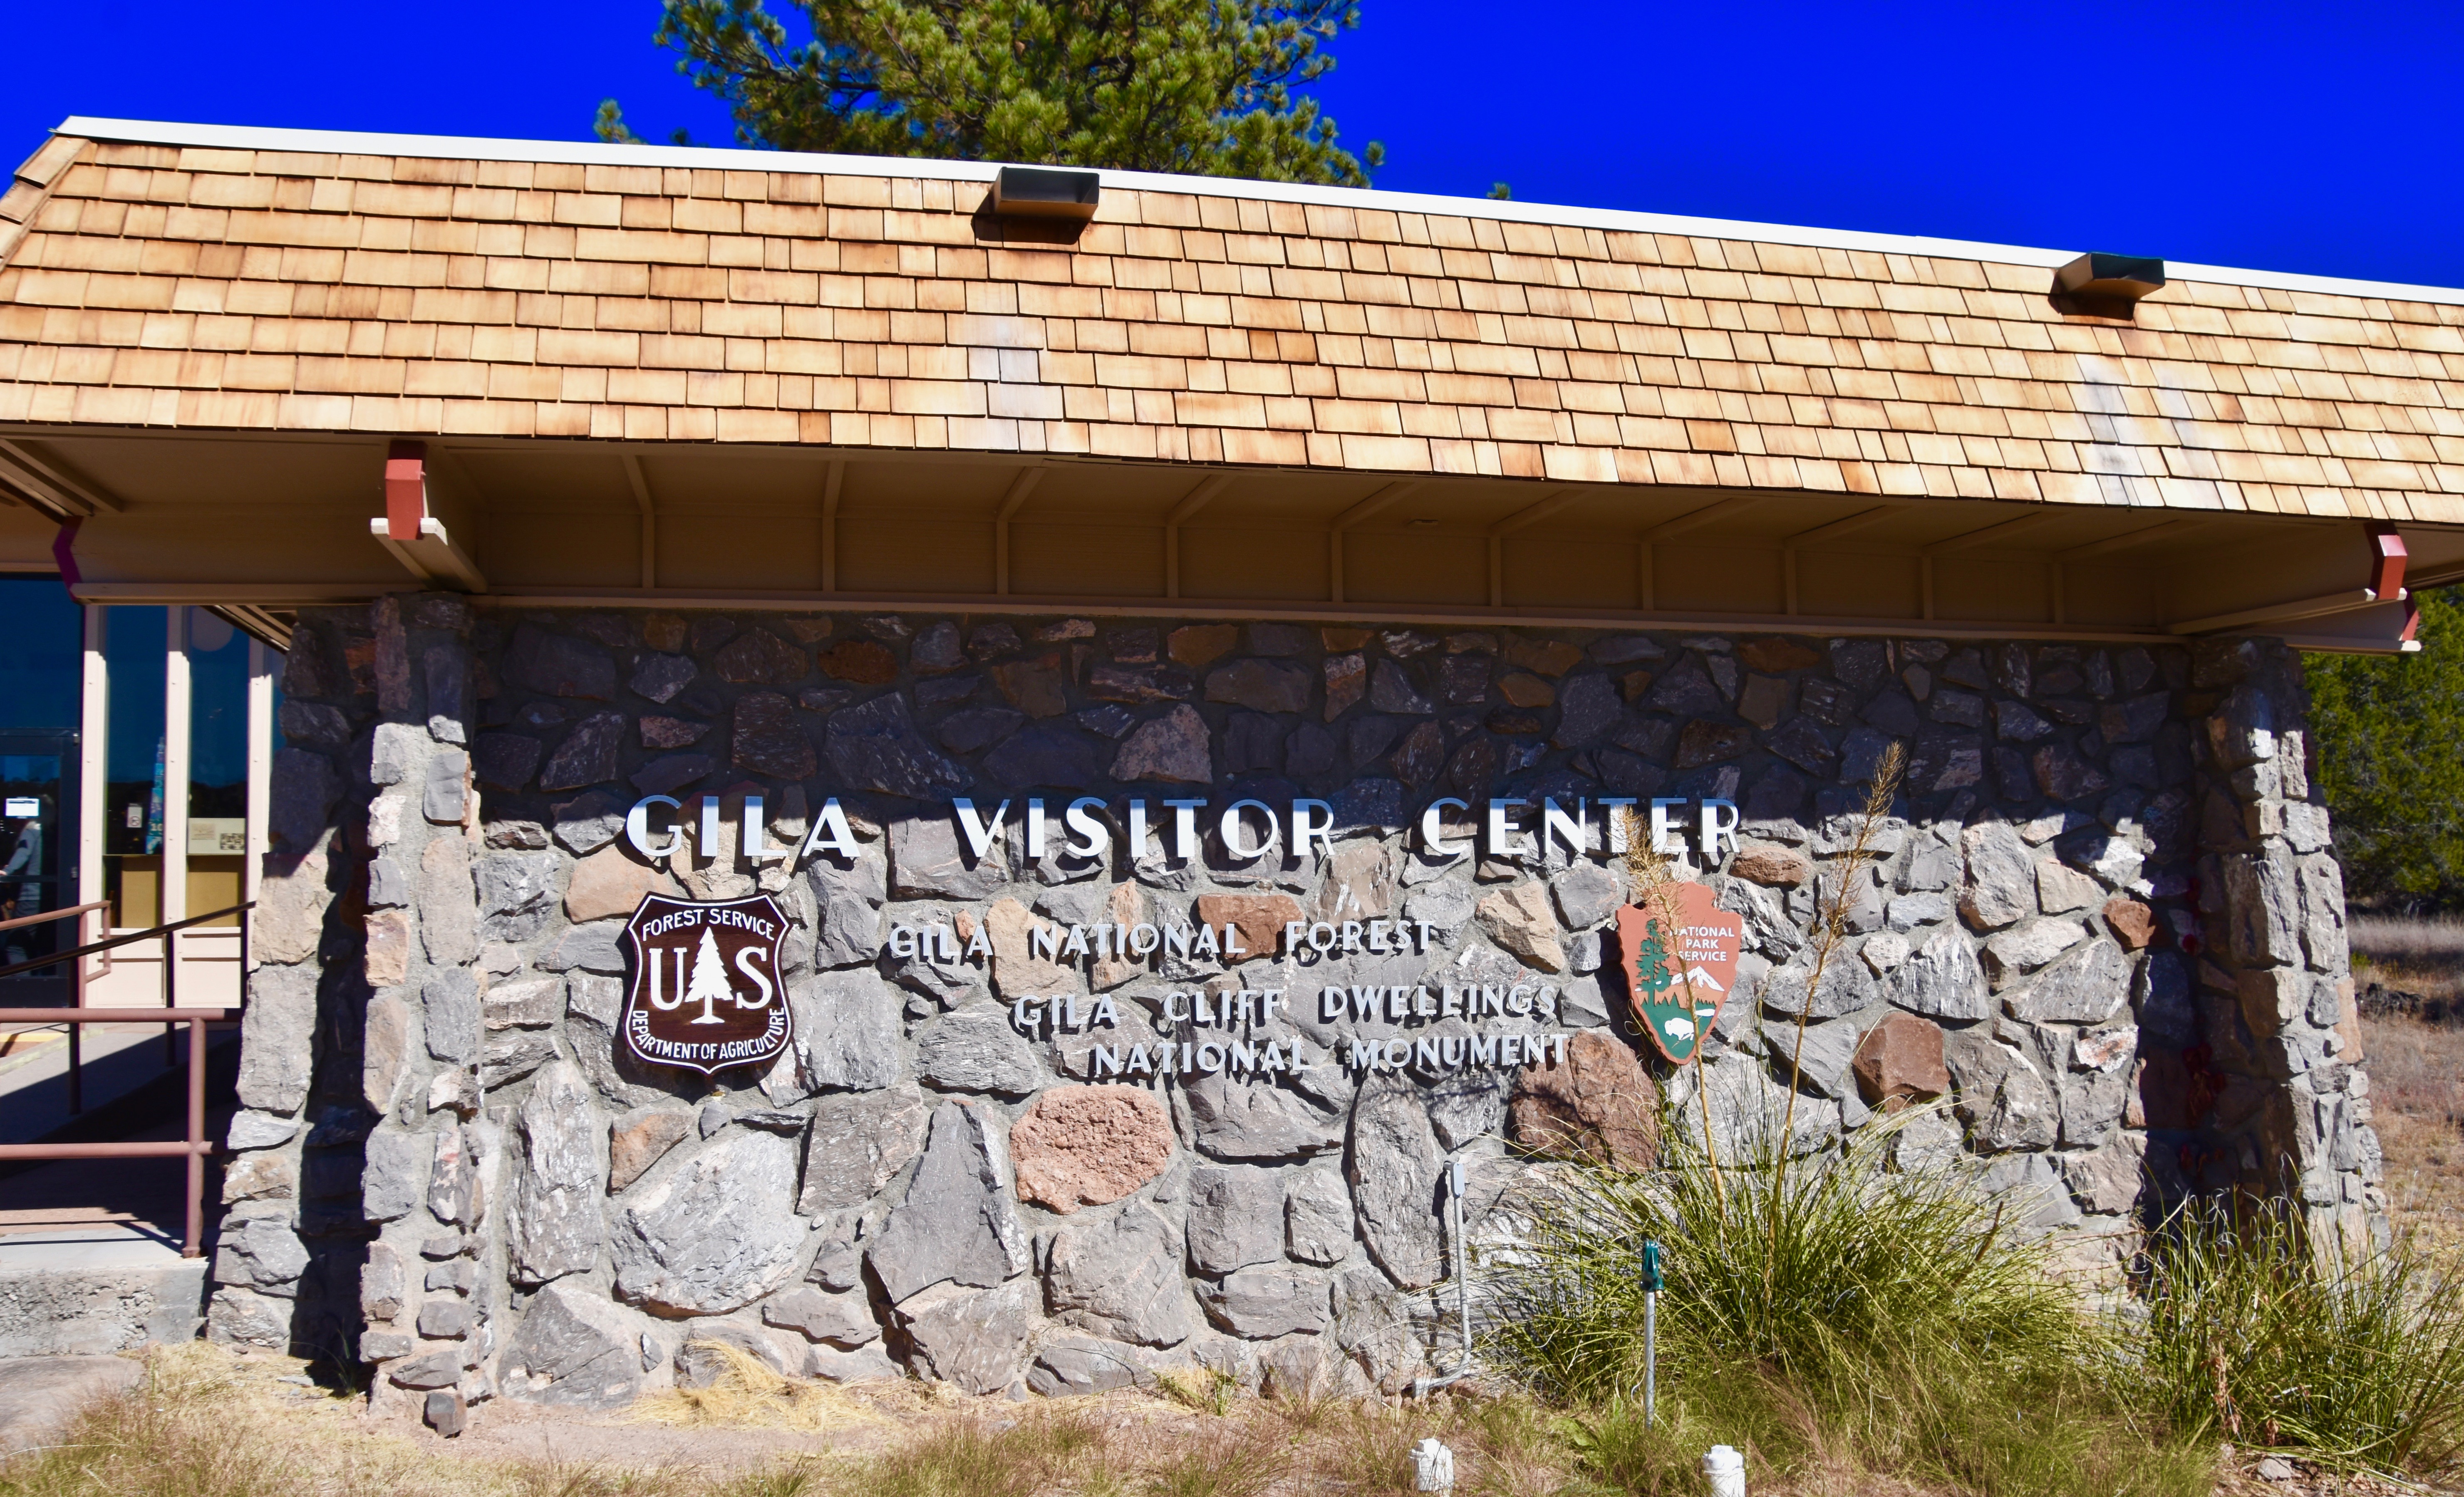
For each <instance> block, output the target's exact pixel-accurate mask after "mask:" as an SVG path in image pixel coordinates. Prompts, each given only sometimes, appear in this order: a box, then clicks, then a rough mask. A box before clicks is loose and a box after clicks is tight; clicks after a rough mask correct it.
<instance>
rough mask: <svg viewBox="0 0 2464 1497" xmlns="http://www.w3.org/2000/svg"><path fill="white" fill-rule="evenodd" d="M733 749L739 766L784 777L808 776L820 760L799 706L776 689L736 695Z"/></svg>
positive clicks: (789, 778)
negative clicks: (798, 717) (799, 716)
mask: <svg viewBox="0 0 2464 1497" xmlns="http://www.w3.org/2000/svg"><path fill="white" fill-rule="evenodd" d="M730 751H731V752H732V753H733V755H734V757H735V762H736V767H737V769H739V770H751V771H752V772H753V773H755V774H767V775H770V776H772V777H773V778H776V779H781V780H806V779H810V778H812V776H813V770H814V769H815V768H816V764H817V761H816V759H815V757H814V754H813V743H812V740H811V739H809V738H807V737H805V736H804V726H803V724H802V723H800V722H798V721H797V720H796V709H795V707H794V706H793V705H790V704H789V703H788V701H787V699H786V698H785V697H782V696H781V695H779V694H778V693H777V692H775V691H749V692H746V693H745V694H744V695H743V696H741V697H739V698H737V703H736V731H735V734H734V736H733V739H732V742H731V745H730Z"/></svg>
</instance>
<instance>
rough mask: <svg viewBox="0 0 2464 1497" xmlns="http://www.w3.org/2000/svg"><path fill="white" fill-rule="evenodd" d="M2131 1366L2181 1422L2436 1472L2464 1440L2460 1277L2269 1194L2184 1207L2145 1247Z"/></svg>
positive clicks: (2353, 1459) (2449, 1267)
mask: <svg viewBox="0 0 2464 1497" xmlns="http://www.w3.org/2000/svg"><path fill="white" fill-rule="evenodd" d="M2143 1264H2144V1271H2143V1273H2142V1275H2141V1282H2140V1298H2141V1302H2142V1303H2143V1305H2144V1306H2145V1312H2146V1326H2145V1335H2144V1337H2142V1338H2141V1340H2140V1342H2139V1353H2140V1356H2141V1360H2140V1362H2139V1364H2138V1365H2139V1371H2140V1374H2141V1376H2142V1377H2143V1378H2144V1379H2145V1384H2146V1386H2147V1388H2148V1390H2149V1397H2150V1398H2151V1399H2153V1400H2155V1401H2157V1402H2159V1403H2161V1405H2162V1406H2163V1407H2164V1408H2165V1409H2166V1411H2167V1413H2168V1414H2169V1415H2170V1417H2171V1418H2172V1420H2173V1421H2174V1422H2175V1424H2176V1425H2177V1427H2179V1428H2181V1429H2182V1430H2184V1431H2185V1432H2186V1433H2190V1432H2194V1433H2204V1434H2211V1435H2213V1436H2215V1437H2218V1438H2224V1439H2230V1440H2232V1441H2233V1442H2234V1443H2241V1444H2250V1445H2257V1446H2268V1447H2277V1448H2284V1449H2299V1450H2302V1451H2306V1452H2309V1453H2311V1454H2314V1455H2317V1456H2321V1457H2323V1458H2326V1459H2327V1460H2330V1461H2333V1462H2337V1463H2343V1464H2356V1465H2371V1466H2377V1467H2380V1468H2383V1469H2392V1470H2400V1471H2409V1472H2412V1473H2414V1474H2416V1475H2433V1474H2436V1473H2439V1472H2442V1471H2446V1470H2451V1469H2453V1466H2454V1465H2455V1464H2456V1462H2457V1459H2458V1457H2459V1456H2464V1284H2459V1283H2458V1282H2457V1276H2456V1265H2455V1264H2453V1262H2446V1263H2442V1262H2440V1261H2438V1260H2436V1259H2433V1258H2431V1257H2430V1256H2429V1255H2428V1254H2427V1253H2426V1252H2424V1251H2423V1250H2420V1249H2418V1248H2414V1247H2412V1246H2410V1245H2409V1244H2399V1245H2398V1246H2396V1247H2394V1248H2388V1249H2386V1250H2383V1251H2372V1252H2364V1253H2358V1254H2356V1253H2354V1252H2351V1251H2349V1250H2348V1249H2347V1248H2345V1246H2344V1245H2343V1244H2342V1243H2341V1242H2318V1241H2315V1240H2314V1239H2313V1238H2312V1236H2311V1234H2309V1233H2308V1232H2306V1231H2304V1230H2303V1228H2302V1226H2301V1223H2300V1221H2299V1218H2298V1217H2296V1216H2294V1215H2292V1214H2291V1213H2290V1212H2288V1211H2285V1210H2280V1209H2276V1208H2273V1207H2270V1206H2261V1205H2254V1204H2242V1205H2240V1206H2239V1207H2238V1208H2233V1207H2229V1206H2227V1205H2224V1204H2211V1205H2206V1206H2194V1207H2188V1208H2185V1209H2184V1210H2183V1211H2181V1212H2179V1213H2178V1214H2176V1215H2175V1216H2174V1217H2173V1218H2172V1219H2171V1220H2170V1221H2168V1222H2167V1224H2166V1225H2165V1226H2164V1228H2163V1229H2162V1230H2160V1231H2159V1232H2157V1233H2156V1234H2154V1236H2153V1237H2152V1239H2151V1241H2150V1243H2149V1246H2148V1249H2147V1251H2146V1253H2145V1256H2144V1259H2143Z"/></svg>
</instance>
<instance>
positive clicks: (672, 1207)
mask: <svg viewBox="0 0 2464 1497" xmlns="http://www.w3.org/2000/svg"><path fill="white" fill-rule="evenodd" d="M795 1194H796V1147H795V1145H794V1144H792V1143H790V1142H788V1141H787V1140H786V1139H781V1138H780V1137H778V1136H777V1135H775V1134H768V1133H751V1132H744V1131H736V1132H731V1133H728V1134H726V1135H724V1136H723V1137H721V1138H720V1139H718V1140H717V1141H715V1142H714V1143H712V1144H711V1145H709V1146H708V1147H706V1148H704V1149H703V1150H702V1151H701V1152H700V1153H699V1154H697V1155H695V1156H693V1158H692V1159H691V1160H688V1161H686V1162H685V1163H684V1164H683V1165H682V1166H681V1167H679V1168H677V1169H675V1170H674V1171H672V1172H671V1173H670V1174H668V1175H667V1176H666V1177H665V1178H663V1179H662V1180H660V1181H658V1182H654V1183H652V1184H650V1185H649V1186H647V1187H646V1188H645V1189H644V1190H643V1191H642V1193H641V1195H640V1197H639V1199H638V1200H637V1201H636V1203H635V1204H632V1205H629V1206H627V1207H626V1208H625V1210H624V1212H623V1213H622V1215H621V1216H620V1217H619V1219H618V1228H617V1230H616V1232H615V1233H614V1235H613V1242H612V1246H613V1248H614V1249H615V1259H616V1290H617V1292H618V1293H620V1294H622V1295H623V1296H624V1297H625V1298H627V1299H628V1300H632V1301H634V1302H636V1303H639V1304H643V1305H648V1306H649V1307H651V1308H652V1309H654V1310H659V1311H664V1312H668V1313H685V1314H697V1315H718V1314H725V1313H727V1312H729V1311H731V1310H737V1309H740V1308H741V1307H743V1306H745V1305H749V1304H751V1303H753V1302H754V1301H755V1300H757V1299H759V1298H761V1297H762V1296H763V1295H765V1294H768V1293H770V1292H772V1291H775V1290H777V1289H779V1288H780V1287H781V1286H782V1285H784V1284H785V1283H786V1282H787V1281H788V1280H789V1279H791V1278H793V1277H794V1275H795V1271H796V1254H797V1249H798V1248H802V1247H803V1241H804V1227H803V1223H801V1222H799V1221H797V1220H796V1217H795V1215H794V1202H795Z"/></svg>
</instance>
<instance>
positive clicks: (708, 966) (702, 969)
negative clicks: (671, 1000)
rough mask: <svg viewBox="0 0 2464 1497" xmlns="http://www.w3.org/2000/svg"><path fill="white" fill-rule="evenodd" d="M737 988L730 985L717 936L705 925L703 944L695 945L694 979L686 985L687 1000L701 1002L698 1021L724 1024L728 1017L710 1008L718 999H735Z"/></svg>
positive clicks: (695, 1021)
mask: <svg viewBox="0 0 2464 1497" xmlns="http://www.w3.org/2000/svg"><path fill="white" fill-rule="evenodd" d="M735 1001H736V989H735V988H733V987H729V986H727V964H726V963H724V962H721V961H720V960H719V957H718V940H717V938H716V937H715V936H713V935H712V934H711V933H710V927H709V926H707V925H705V926H703V927H702V932H701V944H700V945H698V946H695V947H694V948H693V980H692V983H691V985H690V986H689V987H686V988H685V1002H687V1003H697V1004H700V1005H701V1016H700V1017H699V1018H696V1019H694V1020H693V1022H694V1023H695V1024H724V1023H726V1022H727V1021H726V1020H725V1019H722V1018H720V1017H719V1016H718V1015H717V1014H715V1013H713V1012H711V1011H710V1010H711V1006H712V1005H714V1004H717V1003H722V1002H724V1003H734V1002H735Z"/></svg>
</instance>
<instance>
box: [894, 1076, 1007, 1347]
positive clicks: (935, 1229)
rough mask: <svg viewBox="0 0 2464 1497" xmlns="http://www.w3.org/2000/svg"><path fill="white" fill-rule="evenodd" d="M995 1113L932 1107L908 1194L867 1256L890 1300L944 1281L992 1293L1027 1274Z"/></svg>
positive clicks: (950, 1106) (949, 1105)
mask: <svg viewBox="0 0 2464 1497" xmlns="http://www.w3.org/2000/svg"><path fill="white" fill-rule="evenodd" d="M1003 1134H1004V1129H1003V1124H1002V1121H1001V1117H1000V1116H999V1115H998V1114H996V1113H994V1112H993V1111H992V1110H991V1109H989V1108H986V1107H981V1106H970V1105H968V1104H966V1103H963V1102H944V1103H942V1104H941V1105H940V1106H939V1107H937V1108H935V1109H934V1112H933V1120H932V1126H931V1131H930V1133H929V1135H928V1137H927V1139H926V1142H925V1146H924V1158H923V1161H922V1162H921V1163H919V1164H918V1165H917V1166H916V1169H915V1175H914V1178H913V1179H912V1180H910V1181H909V1182H908V1183H907V1194H906V1196H905V1198H904V1199H902V1200H901V1201H900V1202H899V1204H898V1207H897V1209H896V1210H894V1211H892V1212H891V1213H890V1217H889V1220H888V1221H887V1222H886V1223H885V1224H884V1225H883V1226H882V1229H881V1231H880V1233H879V1234H878V1235H876V1236H875V1237H874V1238H873V1240H872V1242H871V1244H870V1246H869V1248H868V1249H867V1251H866V1257H867V1258H868V1260H869V1262H870V1263H871V1264H872V1271H873V1273H874V1274H875V1275H876V1276H877V1277H879V1278H880V1280H881V1283H882V1287H883V1288H884V1289H885V1290H887V1291H889V1293H890V1297H891V1299H893V1300H898V1301H904V1300H906V1299H908V1298H910V1297H911V1296H913V1295H914V1294H916V1293H917V1292H919V1291H923V1290H926V1289H929V1288H931V1287H932V1286H933V1285H935V1284H938V1283H941V1282H942V1281H944V1280H949V1281H952V1282H955V1283H957V1284H962V1285H967V1286H971V1287H974V1288H978V1289H985V1288H990V1287H991V1286H993V1285H996V1284H999V1283H1001V1282H1002V1281H1003V1280H1005V1279H1009V1278H1014V1277H1016V1276H1017V1275H1018V1274H1020V1273H1023V1272H1024V1271H1025V1270H1026V1268H1027V1265H1028V1254H1027V1241H1026V1234H1025V1232H1024V1230H1023V1229H1022V1228H1021V1227H1020V1226H1019V1222H1018V1212H1017V1210H1016V1208H1015V1207H1014V1206H1013V1205H1012V1204H1011V1200H1010V1189H1009V1145H1008V1141H1007V1139H1005V1138H1004V1136H1003Z"/></svg>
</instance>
